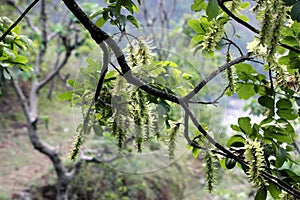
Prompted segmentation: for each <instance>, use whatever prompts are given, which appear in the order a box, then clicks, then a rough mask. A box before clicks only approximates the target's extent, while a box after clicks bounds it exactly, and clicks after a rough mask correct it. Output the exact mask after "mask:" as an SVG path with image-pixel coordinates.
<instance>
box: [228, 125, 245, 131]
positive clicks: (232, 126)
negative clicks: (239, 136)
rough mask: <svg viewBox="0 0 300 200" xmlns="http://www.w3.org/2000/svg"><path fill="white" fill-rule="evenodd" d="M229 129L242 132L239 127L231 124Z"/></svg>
mask: <svg viewBox="0 0 300 200" xmlns="http://www.w3.org/2000/svg"><path fill="white" fill-rule="evenodd" d="M230 127H231V129H232V130H234V131H238V132H242V130H241V129H240V127H239V126H237V125H234V124H231V125H230Z"/></svg>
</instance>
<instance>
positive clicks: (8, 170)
mask: <svg viewBox="0 0 300 200" xmlns="http://www.w3.org/2000/svg"><path fill="white" fill-rule="evenodd" d="M54 98H56V97H54ZM49 105H51V109H48V108H49ZM40 110H42V111H43V112H40V116H42V118H43V119H45V120H44V122H45V121H47V120H48V121H49V122H48V123H49V124H48V129H47V128H46V126H45V125H46V124H45V123H44V122H40V123H39V125H38V134H39V136H40V138H41V139H42V140H43V141H45V142H47V143H49V144H50V145H53V146H55V147H56V149H57V150H58V152H59V153H60V154H61V157H62V158H63V160H64V161H66V160H67V155H68V153H69V150H70V147H71V145H72V138H73V137H72V136H73V135H75V130H76V127H75V123H70V121H71V120H73V121H74V115H73V111H74V110H73V109H72V108H71V107H70V106H69V105H68V103H67V102H59V101H57V100H56V99H53V100H52V101H50V100H43V101H42V102H41V103H40ZM0 113H1V115H0V130H1V131H0V160H1V162H0V163H1V164H0V199H11V198H13V196H14V195H15V194H16V193H19V192H20V191H22V190H26V189H28V190H29V189H30V188H32V187H36V186H41V185H46V184H49V183H51V182H53V183H54V181H55V175H54V173H53V178H52V179H53V180H49V178H51V176H49V173H50V171H51V170H52V167H51V166H52V164H51V161H50V160H49V158H48V157H46V156H45V155H43V154H41V153H39V152H38V151H36V150H35V149H34V148H33V146H32V144H31V143H30V140H29V137H28V132H27V128H26V121H25V118H24V116H23V113H22V110H21V108H20V107H19V104H18V101H17V100H16V98H15V96H14V95H13V94H8V95H7V96H6V97H5V98H2V99H0ZM62 135H63V137H62Z"/></svg>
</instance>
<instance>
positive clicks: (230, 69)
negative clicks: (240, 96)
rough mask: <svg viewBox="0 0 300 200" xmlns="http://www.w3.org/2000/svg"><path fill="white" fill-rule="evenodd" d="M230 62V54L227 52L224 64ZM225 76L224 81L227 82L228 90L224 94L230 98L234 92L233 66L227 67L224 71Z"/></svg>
mask: <svg viewBox="0 0 300 200" xmlns="http://www.w3.org/2000/svg"><path fill="white" fill-rule="evenodd" d="M230 60H231V56H230V53H229V52H227V54H226V62H227V63H228V62H230ZM225 74H226V79H227V81H228V89H227V91H226V94H227V95H229V96H231V95H233V94H234V93H235V92H236V80H235V77H234V74H235V70H234V67H233V66H231V67H228V68H227V69H226V71H225Z"/></svg>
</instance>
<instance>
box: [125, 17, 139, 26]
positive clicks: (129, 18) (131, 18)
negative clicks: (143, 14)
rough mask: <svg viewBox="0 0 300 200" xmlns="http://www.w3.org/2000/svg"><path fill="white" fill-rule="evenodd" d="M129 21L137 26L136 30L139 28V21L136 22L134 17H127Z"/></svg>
mask: <svg viewBox="0 0 300 200" xmlns="http://www.w3.org/2000/svg"><path fill="white" fill-rule="evenodd" d="M127 20H128V21H130V23H131V24H132V25H133V26H135V27H136V28H138V27H139V23H138V21H137V20H136V18H135V17H134V16H132V15H127Z"/></svg>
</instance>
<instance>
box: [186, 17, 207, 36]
mask: <svg viewBox="0 0 300 200" xmlns="http://www.w3.org/2000/svg"><path fill="white" fill-rule="evenodd" d="M188 25H189V26H190V27H191V28H192V29H193V30H194V31H196V32H197V33H205V30H203V28H202V27H201V25H200V21H199V20H197V19H190V20H189V21H188Z"/></svg>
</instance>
